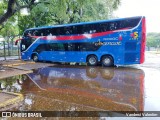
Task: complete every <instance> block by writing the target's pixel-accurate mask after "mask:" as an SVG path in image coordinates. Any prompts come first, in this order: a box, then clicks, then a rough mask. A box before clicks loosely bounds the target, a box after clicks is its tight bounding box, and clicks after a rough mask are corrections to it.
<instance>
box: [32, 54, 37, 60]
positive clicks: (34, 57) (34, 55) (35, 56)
mask: <svg viewBox="0 0 160 120" xmlns="http://www.w3.org/2000/svg"><path fill="white" fill-rule="evenodd" d="M32 59H33V61H34V62H38V55H36V54H33V56H32Z"/></svg>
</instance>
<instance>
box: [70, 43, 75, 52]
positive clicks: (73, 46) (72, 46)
mask: <svg viewBox="0 0 160 120" xmlns="http://www.w3.org/2000/svg"><path fill="white" fill-rule="evenodd" d="M68 51H75V43H68Z"/></svg>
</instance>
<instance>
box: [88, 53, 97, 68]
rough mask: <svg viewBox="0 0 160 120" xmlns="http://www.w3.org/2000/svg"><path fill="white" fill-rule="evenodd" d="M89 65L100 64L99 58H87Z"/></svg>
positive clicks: (92, 56)
mask: <svg viewBox="0 0 160 120" xmlns="http://www.w3.org/2000/svg"><path fill="white" fill-rule="evenodd" d="M87 63H88V65H89V66H96V65H97V64H98V59H97V56H95V55H89V56H88V57H87Z"/></svg>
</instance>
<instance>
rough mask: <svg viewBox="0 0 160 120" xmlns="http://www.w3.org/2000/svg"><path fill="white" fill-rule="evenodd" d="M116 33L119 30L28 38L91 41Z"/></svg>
mask: <svg viewBox="0 0 160 120" xmlns="http://www.w3.org/2000/svg"><path fill="white" fill-rule="evenodd" d="M126 29H128V28H126ZM123 30H124V29H123ZM118 31H119V30H115V31H107V32H100V33H93V34H81V35H71V36H30V37H32V38H41V39H42V40H83V39H91V38H95V37H101V36H104V35H109V34H113V33H115V32H118Z"/></svg>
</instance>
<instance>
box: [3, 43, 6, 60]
mask: <svg viewBox="0 0 160 120" xmlns="http://www.w3.org/2000/svg"><path fill="white" fill-rule="evenodd" d="M3 48H4V60H6V47H5V41H3Z"/></svg>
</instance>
